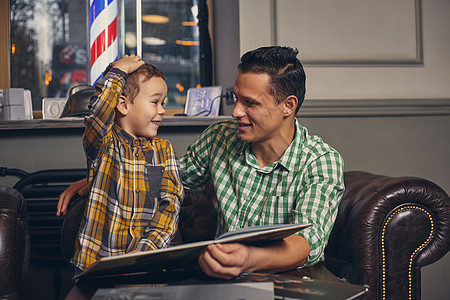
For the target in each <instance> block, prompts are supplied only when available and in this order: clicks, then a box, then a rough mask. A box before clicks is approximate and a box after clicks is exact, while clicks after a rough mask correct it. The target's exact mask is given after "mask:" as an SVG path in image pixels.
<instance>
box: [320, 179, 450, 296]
mask: <svg viewBox="0 0 450 300" xmlns="http://www.w3.org/2000/svg"><path fill="white" fill-rule="evenodd" d="M345 184H346V191H345V193H344V195H343V198H342V200H341V203H340V206H339V211H338V216H337V219H336V222H335V225H334V227H333V230H332V232H331V235H330V239H329V242H328V246H327V247H326V249H325V256H326V258H325V265H326V267H327V268H328V269H329V270H330V271H331V272H333V273H334V274H335V275H336V276H338V277H341V278H345V279H347V280H348V281H349V282H351V283H358V284H368V285H369V286H370V291H369V293H368V294H367V295H366V298H367V299H418V298H420V268H421V267H423V266H425V265H429V264H431V263H433V262H435V261H437V260H438V259H440V258H441V257H442V256H444V255H445V254H446V253H447V252H448V250H449V245H450V226H449V225H450V224H449V222H450V200H449V197H448V195H447V194H446V193H445V191H443V190H442V189H441V188H440V187H439V186H437V185H436V184H434V183H432V182H430V181H428V180H425V179H421V178H415V177H397V178H392V177H387V176H381V175H374V174H370V173H366V172H356V171H355V172H346V173H345Z"/></svg>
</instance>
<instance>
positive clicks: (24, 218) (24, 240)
mask: <svg viewBox="0 0 450 300" xmlns="http://www.w3.org/2000/svg"><path fill="white" fill-rule="evenodd" d="M29 259H30V228H29V223H28V212H27V209H26V203H25V200H24V199H23V197H22V195H21V194H20V193H19V192H18V191H17V190H15V189H13V188H9V187H0V270H1V272H0V298H1V299H19V292H20V290H21V285H22V282H23V280H24V278H25V275H26V273H27V268H28V262H29Z"/></svg>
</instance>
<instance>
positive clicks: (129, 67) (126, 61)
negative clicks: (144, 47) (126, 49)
mask: <svg viewBox="0 0 450 300" xmlns="http://www.w3.org/2000/svg"><path fill="white" fill-rule="evenodd" d="M143 64H145V62H144V61H143V60H141V58H140V56H139V55H134V54H131V55H127V54H125V55H124V56H123V57H122V58H121V59H119V60H117V61H115V62H113V63H112V64H111V66H112V67H113V68H118V69H120V70H122V71H124V72H125V73H127V74H130V73H132V72H133V71H136V70H137V69H138V68H139V67H140V66H142V65H143Z"/></svg>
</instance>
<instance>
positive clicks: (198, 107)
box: [184, 86, 222, 117]
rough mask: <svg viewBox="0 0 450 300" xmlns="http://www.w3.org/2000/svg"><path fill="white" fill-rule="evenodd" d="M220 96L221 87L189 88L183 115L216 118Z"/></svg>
mask: <svg viewBox="0 0 450 300" xmlns="http://www.w3.org/2000/svg"><path fill="white" fill-rule="evenodd" d="M221 96H222V87H221V86H208V87H201V88H190V89H189V90H188V92H187V96H186V104H185V107H184V113H185V114H186V115H188V116H214V117H215V116H218V115H219V108H220V98H221Z"/></svg>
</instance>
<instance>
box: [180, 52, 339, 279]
mask: <svg viewBox="0 0 450 300" xmlns="http://www.w3.org/2000/svg"><path fill="white" fill-rule="evenodd" d="M297 54H298V51H297V50H294V49H292V48H289V47H278V46H274V47H263V48H259V49H256V50H253V51H250V52H247V53H246V54H244V55H243V56H242V58H241V63H240V64H239V66H238V69H239V72H238V75H237V77H236V81H235V85H234V91H233V92H234V95H235V100H236V104H235V107H234V110H233V113H232V116H233V118H234V120H226V121H221V122H218V123H216V124H213V125H211V126H210V127H209V128H208V129H206V130H205V132H203V133H202V134H201V135H200V136H199V137H198V138H197V139H196V141H194V143H193V144H192V145H190V146H189V147H188V150H187V153H186V154H185V155H183V156H182V157H181V158H180V165H181V170H182V173H183V175H182V177H183V185H184V186H185V188H187V189H195V188H199V187H201V186H203V185H205V184H206V183H207V182H208V181H210V180H212V182H213V184H214V188H215V191H216V195H217V200H218V204H219V210H218V225H217V229H218V232H217V234H222V233H223V232H226V231H230V230H234V229H237V228H240V227H246V226H256V225H263V224H277V223H278V224H279V223H312V226H311V227H310V228H308V229H305V230H303V231H301V232H299V233H298V234H294V235H292V236H289V237H288V238H286V239H284V240H283V241H282V242H280V243H276V244H273V245H270V246H266V247H250V246H245V245H242V244H219V245H216V246H214V245H211V246H209V247H208V248H207V249H206V250H205V251H204V252H203V253H202V255H201V256H200V257H199V260H198V261H199V264H200V266H201V268H202V270H203V271H204V272H205V273H206V274H207V275H209V276H213V277H220V278H232V277H234V276H238V275H239V274H241V273H243V272H251V271H255V270H265V271H285V270H289V269H293V268H296V267H301V266H311V265H314V264H315V263H317V262H318V261H320V260H323V251H324V248H325V246H326V243H327V241H328V237H329V234H330V232H331V229H332V226H333V223H334V220H335V218H336V214H337V207H338V204H339V201H340V198H341V196H342V194H343V191H344V183H343V161H342V158H341V156H340V155H339V154H338V153H337V152H336V151H335V150H334V149H332V148H331V147H330V146H328V145H327V144H325V143H324V142H323V141H322V140H321V139H320V138H319V137H316V136H309V135H308V132H307V130H306V128H304V127H302V126H301V125H300V124H299V123H298V121H297V120H296V118H295V115H296V113H297V112H298V110H299V108H300V106H301V104H302V102H303V100H304V96H305V81H306V76H305V72H304V70H303V67H302V65H301V63H300V61H299V60H298V59H297Z"/></svg>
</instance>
